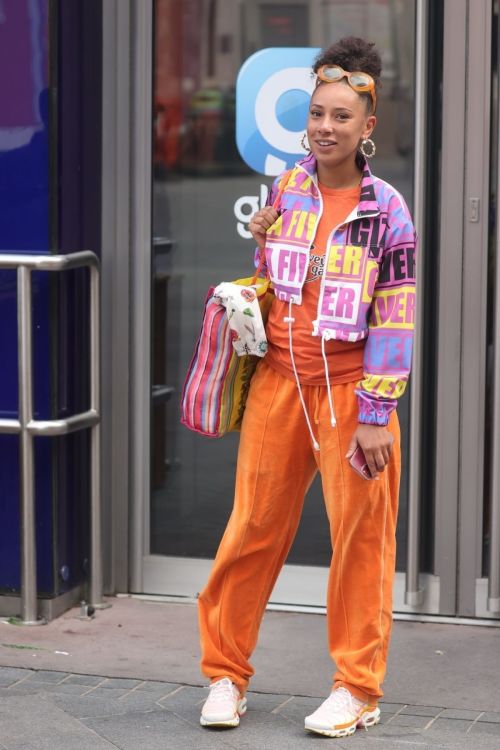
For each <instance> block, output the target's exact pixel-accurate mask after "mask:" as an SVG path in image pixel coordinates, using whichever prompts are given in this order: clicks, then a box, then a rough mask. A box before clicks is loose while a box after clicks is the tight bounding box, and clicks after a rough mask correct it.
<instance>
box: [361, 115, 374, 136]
mask: <svg viewBox="0 0 500 750" xmlns="http://www.w3.org/2000/svg"><path fill="white" fill-rule="evenodd" d="M376 124H377V118H376V117H375V115H370V117H368V119H367V120H366V126H365V129H364V131H363V138H369V137H370V136H371V134H372V133H373V131H374V130H375V125H376Z"/></svg>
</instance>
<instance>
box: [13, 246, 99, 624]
mask: <svg viewBox="0 0 500 750" xmlns="http://www.w3.org/2000/svg"><path fill="white" fill-rule="evenodd" d="M81 267H88V268H89V270H90V352H91V355H90V408H89V409H88V411H86V412H81V413H79V414H73V415H71V416H69V417H66V418H64V419H49V420H36V419H33V354H32V316H31V304H32V303H31V273H32V271H33V270H40V271H66V270H69V269H71V268H81ZM2 268H9V269H16V270H17V326H18V384H19V398H18V401H19V416H18V419H4V418H1V419H0V434H14V435H19V439H20V460H19V463H20V532H21V533H20V537H21V617H20V618H19V623H20V624H22V625H41V624H44V623H45V622H46V621H45V620H44V619H43V618H39V617H37V574H36V503H35V476H34V469H35V466H34V438H35V436H36V435H39V436H46V437H52V436H55V435H68V434H69V433H71V432H76V431H77V430H83V429H89V428H90V429H91V438H90V440H91V469H90V470H91V485H90V489H91V498H90V515H91V540H90V544H91V552H90V558H91V563H90V567H91V569H90V587H89V588H90V595H89V598H90V600H91V603H92V605H93V607H94V608H98V609H104V608H105V607H110V606H111V605H110V604H108V603H106V602H104V600H103V551H102V520H101V456H100V452H101V443H100V424H99V422H100V279H99V260H98V258H97V257H96V255H95V254H94V253H91V252H89V251H82V252H78V253H70V254H68V255H28V254H26V255H24V254H23V255H21V254H12V253H0V269H2Z"/></svg>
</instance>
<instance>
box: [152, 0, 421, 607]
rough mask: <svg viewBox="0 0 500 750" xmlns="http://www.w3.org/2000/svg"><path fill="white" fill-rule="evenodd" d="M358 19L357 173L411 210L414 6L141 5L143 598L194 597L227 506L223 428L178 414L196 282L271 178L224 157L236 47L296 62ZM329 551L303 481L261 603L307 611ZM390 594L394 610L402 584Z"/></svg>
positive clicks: (196, 306) (204, 279) (196, 312)
mask: <svg viewBox="0 0 500 750" xmlns="http://www.w3.org/2000/svg"><path fill="white" fill-rule="evenodd" d="M360 29H363V34H364V36H366V37H368V38H370V39H372V40H373V41H375V42H376V44H377V46H378V48H379V49H380V51H381V53H382V57H383V62H384V71H383V87H382V89H381V95H380V103H379V116H380V119H381V121H382V122H383V123H384V125H383V127H380V129H378V130H376V131H375V134H374V137H375V140H376V143H377V156H376V157H375V159H374V160H373V170H374V171H375V173H376V174H377V175H378V176H380V177H382V178H384V179H387V180H388V181H389V182H391V183H392V184H393V185H394V186H395V187H396V188H398V189H399V190H400V191H401V192H402V194H403V195H404V196H405V197H406V199H407V201H408V203H409V205H410V206H411V205H412V200H413V195H412V186H413V170H414V155H413V130H414V127H413V125H414V72H415V2H414V0H386V1H382V0H376V1H375V0H372V1H370V0H364V1H361V0H360V1H359V2H352V1H351V2H338V1H337V0H324V2H320V3H318V2H314V0H288V2H280V1H279V0H275V2H269V1H268V0H266V1H265V2H264V1H261V0H242V1H241V2H238V3H235V2H234V0H184V2H183V3H178V2H177V0H155V3H154V58H153V115H152V119H153V122H152V129H153V149H152V152H153V153H152V176H153V184H152V234H153V237H152V250H151V285H150V295H151V380H152V382H151V399H150V440H151V450H150V456H151V464H150V498H149V504H148V507H147V508H145V510H144V518H146V519H147V521H146V524H145V533H144V556H143V562H142V564H143V569H142V589H143V592H145V593H151V594H167V595H168V594H170V595H177V596H179V595H180V596H189V597H193V596H195V595H196V594H197V592H198V591H199V590H200V588H201V587H202V586H203V584H204V581H205V579H206V576H207V573H208V570H209V568H210V565H211V561H212V559H213V557H214V555H215V552H216V549H217V545H218V541H219V539H220V537H221V535H222V532H223V530H224V527H225V524H226V522H227V519H228V517H229V513H230V511H231V505H232V499H233V484H234V474H235V464H236V450H237V444H238V436H237V435H229V436H226V437H224V438H223V439H221V440H212V439H208V438H203V437H200V436H198V435H196V434H194V433H192V432H189V431H188V430H187V429H186V428H184V427H183V426H181V425H180V423H179V399H180V394H181V390H182V385H183V379H184V376H185V373H186V370H187V367H188V364H189V361H190V357H191V356H192V351H193V347H194V343H195V341H196V337H197V335H198V331H199V326H200V321H201V315H202V309H203V303H204V299H205V296H206V293H207V290H208V287H209V286H210V285H211V284H215V283H218V282H220V281H222V280H231V279H233V278H238V277H240V276H247V275H248V274H249V273H250V272H251V270H252V267H253V266H252V258H253V249H254V248H253V243H252V240H251V239H250V237H249V233H248V231H247V221H248V217H249V216H250V215H251V214H252V213H253V212H254V211H255V210H256V209H257V208H258V207H259V206H260V205H261V204H262V203H263V201H264V200H265V196H266V192H267V187H268V186H269V185H270V183H271V181H272V179H273V177H272V170H269V171H268V170H266V169H263V171H268V174H262V173H260V172H256V171H255V169H252V168H251V166H249V165H248V164H247V163H245V161H244V160H243V159H242V157H241V156H240V155H239V153H238V149H237V146H236V133H235V106H236V104H235V82H236V78H237V75H238V71H239V70H240V68H241V66H242V64H243V63H244V62H245V61H246V60H247V59H248V58H249V57H250V56H251V55H253V54H254V53H255V52H257V51H259V50H261V49H264V48H268V47H274V48H295V47H297V48H311V60H312V58H313V56H314V48H318V47H323V46H326V45H328V44H331V43H332V42H333V41H334V40H335V39H337V38H339V37H341V36H343V35H348V34H354V35H356V34H359V30H360ZM301 112H302V113H304V116H305V112H306V109H305V96H304V92H302V91H301V90H299V89H297V90H288V91H284V92H283V95H282V96H281V97H280V98H279V99H278V101H277V104H276V112H275V113H274V116H275V117H276V119H277V121H278V122H279V124H280V125H281V127H282V128H285V129H286V130H288V131H292V134H294V133H295V132H296V141H297V153H296V155H295V158H300V151H301V149H300V146H299V141H300V137H301V131H302V129H303V124H302V120H301V119H300V117H298V114H297V113H301ZM256 137H257V134H256ZM271 146H272V144H271V145H270V146H269V148H270V151H271ZM278 161H279V160H278ZM282 164H283V163H281V166H280V167H279V170H278V171H281V169H282V168H283V165H282ZM399 416H400V420H401V423H402V433H403V450H404V452H405V453H407V451H408V433H409V398H408V395H406V396H405V397H404V398H403V399H402V401H401V403H400V407H399ZM406 463H407V462H406ZM407 499H408V490H407V474H406V473H404V475H403V478H402V487H401V500H400V503H401V506H400V507H401V510H400V522H399V530H398V539H399V546H398V560H397V567H398V571H400V578H401V579H402V577H403V571H404V568H405V562H406V537H407ZM146 502H148V501H147V500H146ZM428 512H429V514H430V513H431V512H432V510H431V509H429V511H428ZM330 557H331V548H330V538H329V531H328V524H327V519H326V514H325V510H324V506H323V501H322V496H321V488H320V483H319V481H318V480H316V481H315V483H314V485H313V487H312V488H311V490H310V492H309V494H308V496H307V498H306V501H305V505H304V512H303V517H302V521H301V525H300V529H299V532H298V535H297V538H296V540H295V543H294V546H293V549H292V551H291V553H290V556H289V559H288V563H287V565H286V566H285V568H284V570H283V573H282V575H281V577H280V580H279V582H278V584H277V586H276V589H275V591H274V593H273V596H272V601H274V602H281V603H288V604H290V603H291V604H304V605H322V604H323V603H324V590H325V585H326V572H327V566H328V565H329V561H330ZM429 557H430V555H429ZM424 562H425V561H424ZM425 564H427V563H425ZM398 591H399V592H400V593H398V592H397V597H399V599H400V603H401V606H403V603H402V600H403V586H402V585H401V586H399V588H398Z"/></svg>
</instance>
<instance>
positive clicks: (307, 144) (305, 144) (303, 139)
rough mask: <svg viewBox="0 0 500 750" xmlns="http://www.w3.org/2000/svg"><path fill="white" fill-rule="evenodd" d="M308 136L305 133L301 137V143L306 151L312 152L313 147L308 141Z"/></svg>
mask: <svg viewBox="0 0 500 750" xmlns="http://www.w3.org/2000/svg"><path fill="white" fill-rule="evenodd" d="M306 137H307V136H306V134H305V133H304V135H303V136H302V138H301V139H300V145H301V146H302V148H303V149H304V151H307V153H308V154H310V153H311V147H310V145H309V141H308V142H307V143H306Z"/></svg>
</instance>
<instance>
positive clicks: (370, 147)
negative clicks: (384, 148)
mask: <svg viewBox="0 0 500 750" xmlns="http://www.w3.org/2000/svg"><path fill="white" fill-rule="evenodd" d="M359 150H360V151H361V153H362V154H363V156H364V157H365V159H372V158H373V157H374V156H375V154H376V153H377V147H376V145H375V142H374V141H372V139H371V138H363V140H362V141H361V144H360V146H359Z"/></svg>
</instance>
